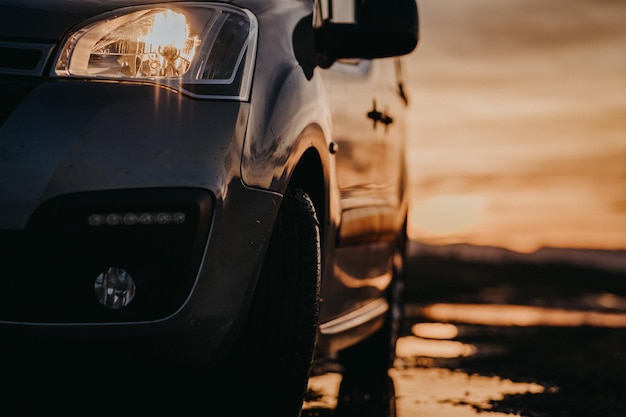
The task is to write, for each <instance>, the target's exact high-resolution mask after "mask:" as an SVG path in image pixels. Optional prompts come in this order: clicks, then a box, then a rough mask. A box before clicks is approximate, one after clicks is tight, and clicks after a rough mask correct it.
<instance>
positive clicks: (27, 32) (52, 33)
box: [0, 0, 234, 41]
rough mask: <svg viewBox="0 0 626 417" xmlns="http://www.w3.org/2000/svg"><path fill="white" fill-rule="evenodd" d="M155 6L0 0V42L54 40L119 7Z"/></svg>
mask: <svg viewBox="0 0 626 417" xmlns="http://www.w3.org/2000/svg"><path fill="white" fill-rule="evenodd" d="M180 1H181V0H170V1H169V2H170V3H177V2H180ZM155 3H159V1H158V0H0V39H10V40H15V41H24V40H29V39H31V40H37V41H58V40H60V39H61V38H62V37H63V36H64V35H65V34H66V32H67V30H68V29H70V28H71V27H72V26H74V25H76V24H78V23H79V22H81V21H82V20H84V19H86V18H88V17H91V16H94V15H96V14H99V13H103V12H106V11H109V10H114V9H117V8H120V7H126V6H135V5H141V4H155ZM224 3H234V2H231V1H224Z"/></svg>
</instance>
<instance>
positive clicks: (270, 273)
mask: <svg viewBox="0 0 626 417" xmlns="http://www.w3.org/2000/svg"><path fill="white" fill-rule="evenodd" d="M320 279H321V242H320V230H319V221H318V218H317V214H316V212H315V207H314V205H313V202H312V201H311V198H310V197H309V196H308V195H307V193H305V192H304V191H302V190H300V189H293V190H292V189H290V190H288V191H287V192H286V194H285V196H284V198H283V201H282V203H281V208H280V211H279V214H278V218H277V221H276V224H275V226H274V230H273V233H272V237H271V240H270V246H269V248H268V252H267V254H266V257H265V260H264V263H263V268H262V272H261V276H260V280H259V283H258V285H257V288H256V291H255V295H254V299H253V302H252V306H251V309H250V312H249V314H248V319H247V321H246V324H245V326H244V329H243V335H242V337H241V339H240V340H239V343H238V344H237V346H236V349H235V350H234V351H233V353H234V354H235V355H236V356H237V357H235V358H233V359H234V360H233V361H232V363H234V364H235V365H234V367H233V375H232V377H233V378H235V379H236V380H237V381H238V384H233V385H236V388H238V389H236V391H238V395H239V396H238V399H237V393H234V395H235V397H236V398H235V400H234V403H231V404H230V406H232V407H233V408H234V409H237V410H239V411H240V412H241V413H244V412H247V411H253V412H256V413H260V414H268V415H269V414H271V415H273V416H280V417H282V416H285V417H296V416H298V415H299V414H300V410H301V407H302V402H303V398H304V393H305V391H306V388H307V383H308V377H309V369H310V366H311V361H312V357H313V351H314V345H315V338H316V334H317V324H318V323H317V322H318V315H319V304H320V292H319V291H320ZM241 408H243V409H244V410H240V409H241ZM240 415H246V414H240Z"/></svg>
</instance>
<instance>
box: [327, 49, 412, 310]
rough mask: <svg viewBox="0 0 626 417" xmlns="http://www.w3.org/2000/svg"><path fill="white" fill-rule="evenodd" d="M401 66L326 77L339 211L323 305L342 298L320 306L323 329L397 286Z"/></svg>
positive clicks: (339, 71)
mask: <svg viewBox="0 0 626 417" xmlns="http://www.w3.org/2000/svg"><path fill="white" fill-rule="evenodd" d="M400 65H401V61H400V60H399V58H385V59H376V60H364V59H359V60H341V61H337V62H335V63H334V64H333V65H332V66H331V67H330V68H329V69H327V70H324V71H323V72H322V78H323V79H324V83H325V86H326V92H327V95H328V99H329V102H330V107H331V114H332V128H333V131H332V138H333V142H334V143H336V145H337V150H336V153H335V157H336V167H337V177H338V185H339V189H340V194H341V209H342V220H341V225H340V230H339V237H338V241H337V251H336V257H335V264H334V268H333V270H334V274H333V275H334V277H333V278H334V279H333V280H331V281H332V282H331V283H325V284H324V285H323V287H322V297H324V294H325V293H327V292H328V293H330V292H332V293H337V292H339V293H342V294H343V297H339V299H341V300H342V301H341V303H340V304H333V305H323V308H322V312H321V314H322V317H321V319H322V322H324V321H327V320H329V319H332V318H334V317H338V316H340V315H342V314H345V313H346V312H349V311H353V310H355V309H357V308H360V307H362V306H365V305H367V304H368V303H371V302H372V301H374V300H377V299H379V298H381V296H382V295H383V292H384V290H385V289H386V287H387V286H388V284H389V283H390V281H391V278H392V262H393V255H394V249H395V241H394V239H395V238H396V237H397V235H398V232H399V230H400V228H401V227H402V226H403V224H404V219H405V216H406V212H405V204H406V164H405V128H404V117H405V115H404V113H405V112H406V107H407V99H406V96H405V95H404V89H403V83H402V78H401V67H400ZM355 260H356V262H355ZM334 298H335V299H336V298H337V297H334Z"/></svg>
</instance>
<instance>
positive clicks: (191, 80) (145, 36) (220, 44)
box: [53, 3, 257, 100]
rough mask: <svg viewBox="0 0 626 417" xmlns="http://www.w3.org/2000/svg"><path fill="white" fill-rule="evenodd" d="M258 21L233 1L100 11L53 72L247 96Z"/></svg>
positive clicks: (197, 93)
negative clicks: (108, 11) (229, 3)
mask: <svg viewBox="0 0 626 417" xmlns="http://www.w3.org/2000/svg"><path fill="white" fill-rule="evenodd" d="M256 40H257V22H256V19H255V17H254V15H252V14H251V13H250V12H249V11H247V10H243V9H239V8H236V7H233V6H230V5H226V4H206V3H176V4H159V5H155V6H140V7H129V8H124V9H118V10H115V11H113V12H110V13H106V14H103V15H100V16H97V17H96V18H94V19H91V20H90V21H88V22H86V23H85V25H84V26H83V27H82V28H80V29H78V30H76V31H74V32H73V33H72V34H70V35H69V36H68V38H67V39H66V41H65V42H64V44H63V46H62V48H61V50H60V53H59V56H58V58H57V61H56V65H55V68H54V73H53V75H56V76H58V77H78V78H89V79H103V80H104V79H106V80H123V81H135V82H149V83H157V84H162V85H166V86H169V87H172V88H175V89H177V90H179V91H183V92H185V93H187V94H190V95H193V96H211V97H222V98H239V99H243V100H246V99H247V98H248V93H249V90H250V84H251V76H252V67H253V65H254V57H255V53H256Z"/></svg>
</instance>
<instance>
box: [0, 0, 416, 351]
mask: <svg viewBox="0 0 626 417" xmlns="http://www.w3.org/2000/svg"><path fill="white" fill-rule="evenodd" d="M0 3H1V4H0V47H2V45H3V44H2V42H4V45H5V46H7V45H9V46H11V47H13V46H14V45H18V46H19V45H26V46H27V45H50V49H49V50H48V49H46V48H47V46H46V48H43V47H41V48H42V51H49V53H50V56H49V59H48V60H47V64H46V66H45V67H44V70H43V72H42V73H41V74H28V75H23V74H20V73H15V72H13V73H11V72H10V71H5V72H4V73H3V71H2V69H0V88H2V89H3V91H6V92H7V95H8V96H10V97H11V98H10V100H7V101H6V102H5V103H4V104H3V107H2V114H0V121H1V122H2V125H0V248H3V247H9V246H10V245H11V239H12V237H13V236H16V234H21V233H22V232H23V231H28V229H29V228H31V227H34V226H31V223H32V219H33V216H34V213H37V210H38V209H39V208H40V207H42V205H46V204H47V202H50V201H54V200H55V199H64V198H70V196H71V199H75V200H79V201H80V200H81V199H89V198H90V196H92V195H96V194H98V193H105V192H107V193H108V192H115V191H119V192H121V193H122V194H123V195H132V193H133V192H134V191H136V192H138V193H144V192H145V193H148V194H150V193H151V192H155V193H159V192H160V190H161V189H175V190H176V189H179V190H202V191H203V192H207V193H210V195H211V196H212V203H211V208H210V213H208V212H207V213H206V214H205V216H206V218H205V219H201V220H202V221H200V224H204V223H202V222H206V224H208V226H207V230H206V232H203V233H204V235H203V236H200V237H197V238H194V239H195V240H193V245H194V251H195V252H198V253H200V254H201V256H200V258H199V260H198V261H197V263H193V262H190V263H189V265H192V266H187V267H186V268H190V269H191V271H187V272H186V273H187V274H190V275H192V276H193V278H192V279H191V281H190V282H192V285H191V287H190V289H189V292H188V294H187V295H186V296H185V297H183V299H184V300H183V301H182V302H181V303H179V305H177V306H176V308H173V309H171V310H168V312H167V313H163V314H155V315H153V316H149V317H148V316H143V315H141V314H139V315H137V316H133V314H132V312H131V313H129V314H127V315H124V314H123V313H121V314H118V316H115V314H117V313H115V312H111V314H110V317H109V318H107V319H106V320H102V321H98V320H95V319H94V320H91V319H89V318H81V317H80V312H75V313H72V312H70V313H68V314H69V315H68V317H69V318H68V319H67V320H65V321H62V320H60V321H58V320H57V321H55V320H48V319H47V318H45V317H44V316H41V317H35V318H32V317H30V316H29V319H24V320H20V319H19V318H15V317H13V316H11V315H10V314H9V315H8V316H5V317H2V316H0V323H2V328H3V331H13V330H10V329H15V328H17V327H19V328H20V329H27V330H28V331H33V332H47V333H52V334H59V333H68V334H90V335H95V336H100V337H110V336H113V335H120V334H126V335H134V336H157V335H162V336H163V337H168V338H171V340H176V343H178V344H180V345H186V346H190V347H192V349H193V350H194V351H196V353H197V354H198V355H199V356H205V357H208V358H210V360H212V361H215V360H216V359H215V356H214V354H215V353H216V352H221V351H225V350H227V349H228V346H229V343H231V342H232V340H233V339H234V338H236V336H237V333H238V331H239V329H240V328H241V326H242V323H243V322H244V321H245V317H246V314H247V310H248V308H249V304H250V300H251V299H252V296H253V294H254V290H255V286H256V281H257V279H258V275H259V273H260V268H261V265H262V263H263V256H264V254H265V251H266V249H267V245H268V239H269V235H270V234H271V231H272V228H273V224H274V221H275V219H276V216H277V213H278V209H279V206H280V201H281V197H282V193H284V192H285V190H286V189H287V187H288V186H289V185H290V183H291V182H292V181H294V177H296V176H298V179H299V180H302V181H303V183H304V184H307V185H308V184H316V185H315V187H318V186H319V189H317V188H316V189H315V190H310V192H313V193H315V198H314V200H315V203H316V204H317V205H318V207H317V208H318V210H319V211H320V212H319V217H320V219H321V220H322V225H321V226H322V235H323V242H322V244H323V252H324V259H323V265H322V266H323V279H322V289H321V291H322V299H323V301H322V305H321V312H320V323H321V329H322V333H323V334H322V335H321V340H320V345H319V349H320V350H321V351H323V352H330V351H331V350H335V349H339V348H342V347H345V346H349V345H350V344H353V343H355V342H357V341H359V340H362V339H363V338H364V337H366V336H367V335H369V334H371V332H372V331H374V330H375V328H376V326H377V323H378V322H379V321H380V320H379V319H381V318H382V316H383V315H384V313H385V309H384V308H381V306H382V307H384V305H385V301H384V294H385V291H386V288H387V286H388V285H389V283H390V281H391V279H392V274H393V256H394V253H395V250H396V247H395V243H396V238H397V236H398V234H399V233H400V232H401V230H402V227H403V226H404V221H405V217H406V195H405V186H406V178H405V175H406V172H405V169H406V166H405V161H404V146H405V145H404V136H405V132H404V130H403V119H402V113H403V111H404V105H405V103H402V100H401V98H399V96H398V94H397V87H398V80H397V78H396V76H397V74H396V73H395V72H394V68H396V67H395V62H396V61H394V59H386V60H374V61H362V62H361V63H360V64H359V65H365V66H366V67H367V68H366V69H365V70H363V68H364V67H361V66H359V65H357V67H355V68H356V71H355V70H354V68H352V69H350V68H351V67H350V65H352V64H337V65H336V66H334V67H331V68H329V69H322V68H320V67H318V66H316V61H315V59H316V58H315V49H314V41H313V31H312V26H311V25H312V19H313V6H314V2H313V1H312V0H311V1H295V0H294V1H284V0H247V1H245V0H241V1H236V2H228V3H229V4H234V5H238V6H241V7H245V8H247V9H249V10H250V11H251V12H252V14H254V16H255V17H256V19H257V20H258V25H259V26H258V27H259V35H258V44H257V45H258V46H257V51H256V62H255V65H254V72H253V78H252V83H253V85H252V90H251V95H250V98H249V100H247V101H241V100H230V99H224V98H197V97H196V98H194V97H190V96H189V95H187V94H185V93H181V92H178V91H175V90H174V89H171V88H168V87H166V86H163V85H156V84H151V83H149V82H126V81H124V82H121V81H114V80H109V81H96V80H88V79H81V78H71V79H70V78H68V79H65V78H60V77H56V76H55V75H54V74H53V72H52V68H53V61H54V59H55V57H56V56H57V54H58V48H59V46H60V45H61V43H62V41H63V39H65V37H66V36H67V35H68V34H69V33H71V32H72V31H73V30H75V29H76V28H78V27H80V25H81V22H84V21H85V20H86V19H89V18H92V17H94V16H96V15H98V14H100V13H104V12H108V11H110V10H114V9H117V8H121V7H125V6H130V5H137V4H151V3H152V2H150V1H145V0H142V1H123V0H115V1H96V0H93V1H67V0H66V1H44V0H28V1H15V0H3V1H2V2H0ZM172 3H175V2H172ZM9 92H10V94H9ZM378 110H380V111H382V112H384V113H385V115H389V116H391V117H393V119H394V120H393V122H392V123H382V122H379V121H374V120H372V119H371V118H369V116H368V113H369V112H371V111H378ZM337 145H338V150H337ZM309 155H314V157H313V158H309ZM307 158H309V159H310V161H312V162H310V163H311V165H315V171H312V172H311V175H315V176H316V177H315V178H311V179H309V178H304V177H306V175H304V174H302V173H299V172H298V169H299V168H300V167H301V166H302V165H303V160H305V159H307ZM309 159H307V161H308V160H309ZM306 166H308V165H306ZM296 173H297V174H296ZM303 178H304V180H303ZM122 194H119V195H122ZM102 195H104V194H102ZM106 195H109V194H106ZM115 195H118V194H115ZM150 195H151V194H150ZM68 201H69V200H68ZM72 201H74V200H72ZM120 206H121V207H124V204H122V203H120ZM81 213H82V212H81ZM55 215H56V214H55ZM59 216H61V214H59ZM35 217H36V216H35ZM61 217H63V216H61ZM63 218H65V217H63ZM52 219H53V220H54V219H55V217H54V216H52ZM83 220H84V219H83ZM64 221H65V220H64ZM54 230H57V229H54ZM202 230H204V229H202ZM86 233H88V232H86ZM61 234H62V233H61ZM71 236H73V235H71V234H69V235H67V236H66V235H63V237H62V239H61V240H63V239H66V240H69V239H71ZM2 245H4V246H2ZM72 245H74V243H72ZM70 247H72V246H70ZM129 250H130V249H129ZM81 253H82V252H81ZM32 255H33V256H32V258H33V259H36V254H32ZM60 256H64V255H60ZM103 256H104V255H103ZM116 256H117V255H116ZM27 258H28V259H31V254H29V256H28V257H27ZM110 259H118V258H115V257H111V258H110ZM119 259H126V258H124V257H123V256H122V255H119ZM64 261H65V262H66V263H67V264H68V265H71V264H72V261H73V260H72V258H71V256H68V257H67V259H65V260H64ZM54 262H59V264H58V265H57V264H55V266H57V267H61V266H62V265H64V263H63V260H54ZM103 262H104V261H103ZM194 262H195V261H194ZM185 270H187V269H185ZM93 278H95V277H91V276H90V277H88V278H87V277H86V278H85V279H90V280H91V279H93ZM21 279H28V277H24V276H23V277H21ZM164 279H165V278H164ZM88 289H89V288H88ZM89 290H90V289H89ZM33 291H37V288H33ZM88 292H89V291H85V296H89V297H93V293H90V294H87V293H88ZM61 301H62V299H60V301H59V302H61ZM92 301H94V300H92ZM94 303H95V301H94ZM381 303H382V304H381ZM96 307H99V306H96ZM96 307H94V308H96ZM89 308H91V307H89ZM360 312H363V314H357V313H360ZM1 314H3V313H2V310H0V315H1ZM72 314H75V315H74V316H72ZM89 314H91V313H89ZM98 314H100V313H94V315H93V316H89V315H87V317H100V316H99V315H98ZM356 316H359V317H367V318H366V319H365V320H361V321H359V320H353V319H354V318H355V317H356ZM72 317H73V318H72ZM116 317H118V318H116ZM146 317H148V318H146ZM344 318H345V320H343V319H344ZM357 318H358V317H357ZM337 323H346V325H345V330H343V331H337V329H341V328H342V326H337V325H336V324H337ZM351 323H352V324H351ZM359 323H360V324H359ZM7 329H9V330H7ZM323 329H326V330H327V331H326V333H325V334H324V331H323ZM329 329H330V330H329ZM333 329H334V330H333Z"/></svg>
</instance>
